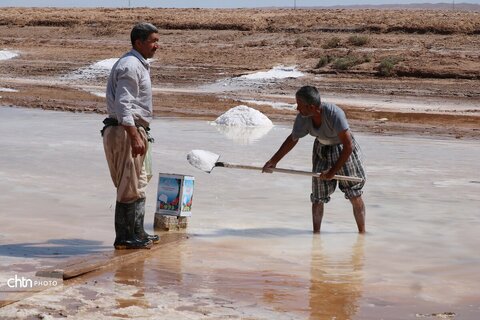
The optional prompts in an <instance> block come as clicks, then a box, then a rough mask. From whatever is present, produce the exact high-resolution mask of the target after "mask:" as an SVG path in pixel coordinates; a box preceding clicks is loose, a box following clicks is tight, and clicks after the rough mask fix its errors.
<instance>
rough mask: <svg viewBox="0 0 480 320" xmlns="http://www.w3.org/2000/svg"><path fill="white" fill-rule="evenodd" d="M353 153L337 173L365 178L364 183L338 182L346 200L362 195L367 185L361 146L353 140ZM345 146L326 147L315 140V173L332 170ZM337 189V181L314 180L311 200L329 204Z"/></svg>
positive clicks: (313, 159)
mask: <svg viewBox="0 0 480 320" xmlns="http://www.w3.org/2000/svg"><path fill="white" fill-rule="evenodd" d="M352 139H353V151H352V154H351V155H350V158H348V160H347V162H346V163H345V164H344V165H343V167H342V168H341V169H340V170H339V171H338V172H337V174H338V175H343V176H355V177H360V178H363V182H351V181H341V180H338V184H339V186H340V190H342V192H343V193H344V194H345V198H346V199H351V198H355V197H358V196H360V195H362V193H363V191H362V188H363V186H364V184H365V178H366V176H365V171H364V169H363V165H362V152H361V150H360V146H359V145H358V143H357V142H356V141H355V139H354V138H353V136H352ZM342 149H343V146H342V145H341V144H336V145H331V146H324V145H322V144H320V143H319V142H318V140H317V139H315V142H314V143H313V156H312V163H313V170H312V171H313V172H323V171H325V170H328V169H330V168H331V167H333V165H334V164H335V163H336V161H337V159H338V158H339V157H340V153H341V152H342ZM336 187H337V180H334V179H333V180H322V179H319V178H312V194H311V195H310V200H311V201H312V203H327V202H329V201H330V196H331V195H332V193H333V192H334V191H335V189H336Z"/></svg>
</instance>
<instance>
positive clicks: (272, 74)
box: [240, 66, 304, 80]
mask: <svg viewBox="0 0 480 320" xmlns="http://www.w3.org/2000/svg"><path fill="white" fill-rule="evenodd" d="M303 76H304V74H303V73H302V72H300V71H298V70H297V69H296V68H295V67H285V66H277V67H274V68H273V69H271V70H268V71H261V72H256V73H251V74H247V75H244V76H241V77H240V78H242V79H248V80H264V79H265V80H268V79H286V78H299V77H303Z"/></svg>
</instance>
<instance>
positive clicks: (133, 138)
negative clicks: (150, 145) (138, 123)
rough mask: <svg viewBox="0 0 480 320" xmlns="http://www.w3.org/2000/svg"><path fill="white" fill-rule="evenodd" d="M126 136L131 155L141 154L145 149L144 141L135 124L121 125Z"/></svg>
mask: <svg viewBox="0 0 480 320" xmlns="http://www.w3.org/2000/svg"><path fill="white" fill-rule="evenodd" d="M123 127H124V128H125V131H126V132H127V134H128V136H129V137H130V143H131V146H132V157H134V158H135V157H136V156H137V155H139V156H143V155H144V154H145V151H146V146H145V142H144V141H143V138H142V136H141V135H140V133H139V132H138V129H137V127H135V126H123Z"/></svg>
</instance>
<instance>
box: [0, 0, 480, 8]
mask: <svg viewBox="0 0 480 320" xmlns="http://www.w3.org/2000/svg"><path fill="white" fill-rule="evenodd" d="M453 1H455V3H461V2H466V3H475V4H480V0H436V1H435V0H434V1H429V0H344V1H338V0H323V1H318V0H317V1H315V0H235V1H229V0H200V1H192V0H166V1H163V0H0V7H128V6H129V5H130V6H131V7H152V8H246V7H293V6H294V4H296V6H297V7H308V6H334V5H365V4H373V5H376V4H407V3H440V2H444V3H452V2H453Z"/></svg>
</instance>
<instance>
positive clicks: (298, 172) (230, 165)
mask: <svg viewBox="0 0 480 320" xmlns="http://www.w3.org/2000/svg"><path fill="white" fill-rule="evenodd" d="M215 167H225V168H232V169H247V170H257V171H258V170H260V171H262V170H263V167H258V166H250V165H244V164H235V163H227V162H217V163H215ZM270 170H272V171H273V172H280V173H289V174H296V175H300V176H310V177H317V178H318V177H320V173H317V172H309V171H301V170H293V169H283V168H271V169H270ZM333 179H335V180H343V181H352V182H362V181H363V179H362V178H359V177H349V176H341V175H337V174H336V175H334V176H333Z"/></svg>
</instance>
